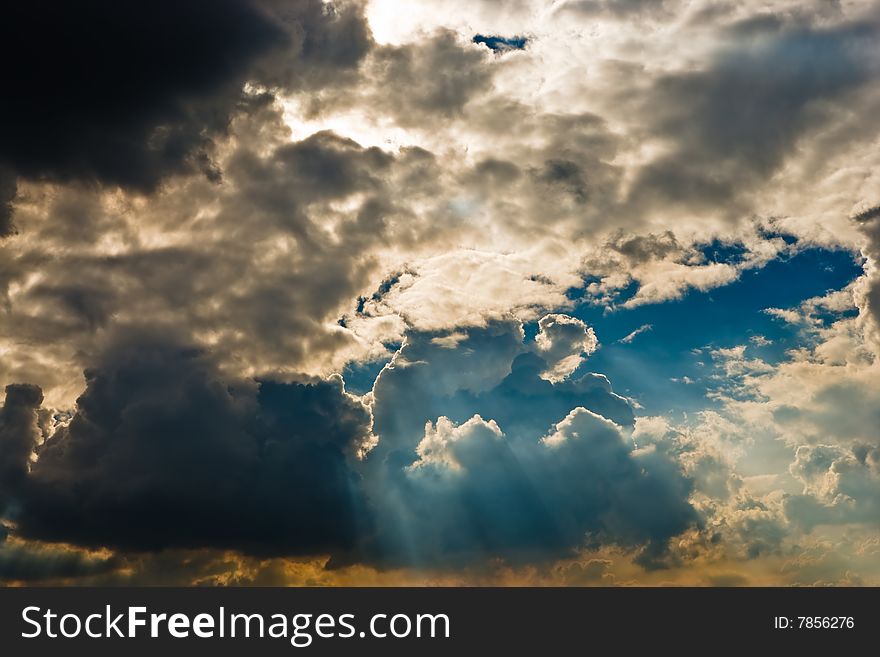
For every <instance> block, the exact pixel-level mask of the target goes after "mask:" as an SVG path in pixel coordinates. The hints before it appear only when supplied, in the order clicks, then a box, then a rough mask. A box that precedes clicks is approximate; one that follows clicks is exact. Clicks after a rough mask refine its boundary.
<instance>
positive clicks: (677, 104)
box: [633, 21, 877, 208]
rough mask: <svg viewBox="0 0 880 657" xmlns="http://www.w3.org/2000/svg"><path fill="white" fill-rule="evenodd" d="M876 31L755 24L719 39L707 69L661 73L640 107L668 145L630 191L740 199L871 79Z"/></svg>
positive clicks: (646, 195) (640, 195) (715, 200)
mask: <svg viewBox="0 0 880 657" xmlns="http://www.w3.org/2000/svg"><path fill="white" fill-rule="evenodd" d="M876 35H877V24H876V23H874V22H870V21H865V22H853V23H848V24H847V23H845V24H841V25H838V26H834V27H828V28H812V27H806V28H805V27H792V28H786V29H782V30H780V31H778V32H770V33H769V34H768V33H759V34H756V35H753V36H752V38H750V39H739V40H737V41H736V42H735V43H734V44H733V45H731V46H730V47H726V48H721V49H719V51H718V52H717V53H715V55H714V56H713V57H712V58H711V59H710V62H709V65H708V66H707V67H706V68H705V69H704V70H699V71H694V72H687V73H671V74H668V75H664V76H661V77H659V78H658V79H657V80H656V81H655V82H654V89H653V93H652V94H650V95H649V98H650V101H649V106H648V107H646V111H648V112H650V113H651V115H652V117H653V118H652V119H651V123H652V125H653V126H654V131H655V135H656V136H657V137H659V138H661V139H666V140H670V141H671V143H672V144H673V145H674V146H673V148H672V152H671V153H670V154H668V155H665V156H662V157H660V158H658V159H657V160H655V161H654V162H653V163H651V164H649V165H647V166H646V167H644V168H643V169H642V171H641V172H640V173H639V177H638V180H637V181H636V183H635V184H634V186H633V194H634V201H635V202H637V203H640V204H642V206H644V205H646V204H651V203H657V202H659V201H661V200H663V201H666V202H670V201H671V202H680V201H687V202H688V203H703V204H705V205H706V206H711V205H718V204H722V203H727V204H733V205H732V206H731V207H733V208H736V204H737V203H738V202H739V201H740V199H742V198H743V197H744V196H746V195H747V194H748V192H749V191H750V190H751V189H753V188H754V187H755V186H757V185H758V184H759V183H760V182H761V181H762V179H763V178H764V177H765V176H766V175H768V174H769V173H771V172H773V171H776V170H777V169H778V168H779V167H780V166H781V165H782V163H783V162H784V161H785V159H786V157H787V156H788V155H789V154H790V153H791V152H792V149H793V148H794V146H795V144H796V143H797V140H798V138H799V137H800V136H801V135H803V134H804V133H805V132H807V131H809V130H811V129H813V128H815V127H817V126H819V125H821V124H822V123H824V122H825V121H828V120H830V119H831V117H833V116H834V111H833V110H832V109H830V108H833V107H834V106H835V105H834V104H835V103H836V102H843V99H844V98H846V97H847V95H851V94H853V93H855V92H857V91H858V90H859V89H861V88H862V87H863V85H865V84H867V83H869V82H870V80H872V79H873V77H874V76H875V75H876V70H875V68H874V66H873V64H872V62H873V61H875V59H876V58H875V48H876ZM823 103H825V105H823ZM694 117H696V119H695V118H694ZM709 171H711V173H709ZM639 199H640V200H639Z"/></svg>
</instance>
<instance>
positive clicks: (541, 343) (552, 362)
mask: <svg viewBox="0 0 880 657" xmlns="http://www.w3.org/2000/svg"><path fill="white" fill-rule="evenodd" d="M598 346H599V340H598V339H597V338H596V333H595V331H593V329H592V328H590V327H589V326H587V325H586V324H584V323H583V322H582V321H581V320H579V319H577V318H575V317H568V316H566V315H558V314H554V315H545V316H544V317H542V318H541V319H540V321H539V322H538V334H537V335H536V336H535V349H536V351H537V353H538V354H539V355H540V356H541V358H543V359H544V360H545V361H546V363H547V366H548V367H547V370H546V371H545V372H544V373H543V376H544V377H546V378H547V380H548V381H561V380H563V379H565V378H566V377H568V376H569V375H570V374H571V373H572V372H574V371H575V370H576V369H577V368H578V367H580V365H581V363H583V362H584V359H585V358H586V357H587V356H589V355H590V354H592V353H593V352H594V351H596V349H597V348H598Z"/></svg>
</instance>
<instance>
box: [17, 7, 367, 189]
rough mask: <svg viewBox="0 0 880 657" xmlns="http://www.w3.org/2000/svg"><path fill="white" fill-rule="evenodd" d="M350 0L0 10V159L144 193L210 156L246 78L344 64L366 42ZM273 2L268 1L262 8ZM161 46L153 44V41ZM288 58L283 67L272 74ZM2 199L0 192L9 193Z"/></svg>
mask: <svg viewBox="0 0 880 657" xmlns="http://www.w3.org/2000/svg"><path fill="white" fill-rule="evenodd" d="M353 7H355V5H345V6H344V7H343V8H342V9H341V10H338V11H334V10H330V9H328V7H326V6H325V5H324V4H323V3H321V2H320V1H319V0H307V1H306V2H301V3H296V4H295V5H291V6H287V7H286V8H282V7H280V6H275V5H273V3H262V2H256V1H254V2H251V1H249V0H246V1H238V0H219V1H216V2H214V1H211V2H207V1H202V0H197V1H194V2H187V3H185V4H181V3H175V2H162V3H161V4H160V5H157V4H156V3H155V2H129V3H126V4H125V6H124V7H119V6H118V5H117V4H116V3H112V2H105V1H103V0H90V1H89V2H85V3H78V4H77V5H75V6H74V5H71V4H69V3H64V2H61V3H59V2H53V1H51V0H47V1H38V2H34V3H27V4H25V3H17V4H15V5H13V6H9V7H7V8H5V9H4V20H3V28H2V33H0V44H2V46H0V48H2V50H0V56H2V58H3V59H4V60H6V61H16V62H18V63H19V65H18V66H16V67H14V68H11V69H7V70H6V71H5V72H4V76H3V84H4V86H6V87H8V88H12V89H15V90H16V93H15V98H14V99H11V98H10V99H9V100H8V101H4V102H3V103H0V126H2V127H0V131H2V132H0V144H2V146H0V162H2V163H4V164H6V165H7V166H9V167H11V169H12V170H13V171H15V172H16V173H17V174H18V175H20V176H23V177H26V178H30V179H38V180H44V179H51V180H61V181H69V180H79V181H85V182H88V183H92V182H100V183H105V184H108V185H111V186H112V185H119V186H122V187H125V188H129V189H135V190H139V191H144V192H149V191H152V190H154V189H155V188H156V187H157V185H158V184H159V183H160V182H161V181H162V180H163V179H164V178H165V177H166V176H168V175H171V174H175V173H188V172H193V171H198V170H201V171H203V172H204V173H205V174H206V175H208V176H209V177H211V178H212V179H217V178H218V176H219V175H220V172H219V171H218V170H217V168H216V166H215V164H214V163H213V162H212V159H211V152H212V146H213V140H214V138H215V137H220V136H222V135H223V134H224V133H225V131H226V129H227V127H228V123H229V120H230V118H231V115H232V114H233V113H234V112H235V111H237V105H238V103H239V101H240V99H241V94H242V88H243V86H244V84H245V83H247V82H250V83H256V84H262V85H264V86H267V87H278V86H279V85H281V86H287V85H292V84H297V83H300V84H301V83H302V79H301V76H291V75H290V74H289V72H288V71H290V70H296V69H297V68H298V67H297V66H291V63H292V62H295V61H298V62H299V67H304V68H307V69H308V70H309V71H310V73H311V74H312V75H313V81H314V80H317V79H319V77H318V76H321V75H322V76H323V77H324V78H325V83H326V82H327V81H329V80H331V79H332V76H333V74H334V71H336V70H343V71H344V70H345V69H351V68H352V67H354V66H356V65H357V63H358V61H359V60H360V58H361V57H362V56H363V55H364V53H365V52H366V51H367V50H368V49H369V47H370V45H371V41H370V37H369V31H368V29H367V28H366V24H365V22H364V20H363V17H362V16H360V15H358V14H357V13H356V12H355V11H354V10H353ZM267 8H268V11H267V10H266V9H267ZM157 44H161V47H157ZM278 66H283V68H282V69H281V70H283V71H285V72H284V73H283V74H282V73H279V72H278ZM4 200H5V199H4Z"/></svg>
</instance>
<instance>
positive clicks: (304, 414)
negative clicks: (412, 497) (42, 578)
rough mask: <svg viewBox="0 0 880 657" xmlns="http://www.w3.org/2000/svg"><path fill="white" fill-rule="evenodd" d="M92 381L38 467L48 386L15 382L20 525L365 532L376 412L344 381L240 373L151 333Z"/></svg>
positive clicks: (44, 532) (14, 482)
mask: <svg viewBox="0 0 880 657" xmlns="http://www.w3.org/2000/svg"><path fill="white" fill-rule="evenodd" d="M86 381H87V387H86V390H85V392H84V393H83V394H82V396H81V397H80V398H79V400H78V402H77V408H76V412H75V414H74V416H73V419H72V421H71V422H70V424H69V426H67V427H64V428H61V429H59V430H58V431H56V432H55V433H54V434H53V435H52V436H51V437H50V438H49V439H48V440H47V441H46V442H45V443H44V444H42V445H40V446H39V447H37V448H36V451H37V454H38V459H37V460H36V461H35V462H34V463H33V464H32V466H31V468H30V472H29V473H28V474H26V470H25V464H26V458H27V455H28V454H29V453H30V450H31V449H33V447H34V438H35V436H34V431H33V425H34V423H35V417H36V413H37V408H38V404H39V398H40V394H39V390H37V389H34V388H32V387H22V386H13V387H10V389H9V391H8V392H7V400H6V405H5V407H4V411H3V418H4V420H3V422H4V424H3V434H2V435H3V445H2V450H0V454H3V459H4V466H5V467H4V473H5V474H4V479H3V483H4V487H5V488H6V490H7V491H9V492H10V493H11V495H12V497H13V498H14V499H15V507H14V509H13V512H12V517H13V518H14V520H15V522H16V534H17V535H19V536H22V537H24V538H31V539H42V540H47V541H63V542H70V543H74V544H78V545H84V546H112V547H121V548H128V549H135V550H142V549H146V550H153V549H161V548H166V547H206V546H209V547H219V548H234V549H240V550H242V551H245V552H252V553H259V554H268V553H273V554H300V553H304V552H309V553H311V552H322V551H334V550H337V549H344V548H346V547H349V546H351V545H352V544H353V543H354V542H355V540H356V538H357V535H358V532H359V529H360V528H359V523H360V522H362V521H363V514H362V511H363V509H362V506H363V503H364V500H363V498H362V496H361V494H360V493H359V492H358V491H359V484H358V481H357V477H356V476H355V475H354V474H353V472H352V470H351V469H350V468H349V466H348V460H349V459H350V458H353V454H354V452H355V451H356V450H357V449H358V448H359V447H360V446H361V444H362V443H363V442H364V441H366V440H367V439H368V438H369V412H368V411H367V410H366V409H365V408H364V407H363V406H361V405H360V404H359V403H358V402H356V401H354V400H353V399H351V398H349V397H347V396H346V395H345V394H344V393H343V391H342V387H341V386H342V383H341V380H336V381H333V380H331V381H324V382H315V383H290V384H283V383H272V382H253V381H251V382H240V383H235V384H231V383H228V382H225V381H224V380H222V379H221V378H220V377H219V375H218V374H217V372H216V370H215V368H214V365H213V364H212V363H211V361H210V360H209V359H208V357H207V356H206V355H205V354H203V353H201V352H199V351H197V350H194V349H191V348H189V347H186V346H178V345H175V344H173V343H169V342H168V341H167V338H166V339H158V338H156V337H154V336H150V335H146V334H141V335H131V336H129V337H127V338H125V339H123V340H121V341H120V342H119V343H117V344H116V345H115V346H113V347H112V348H111V349H109V350H108V351H107V352H106V353H105V354H104V357H103V361H102V362H100V363H99V364H98V365H96V366H95V367H94V368H93V369H91V370H89V371H87V373H86ZM28 437H30V441H28V440H27V439H28ZM28 442H29V443H30V444H28Z"/></svg>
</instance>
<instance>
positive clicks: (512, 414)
mask: <svg viewBox="0 0 880 657" xmlns="http://www.w3.org/2000/svg"><path fill="white" fill-rule="evenodd" d="M569 320H570V322H569ZM558 321H561V322H563V324H562V325H563V326H570V327H573V328H575V329H576V331H577V332H578V333H579V335H580V336H581V337H580V338H579V340H581V341H583V340H588V338H589V335H590V333H589V332H588V331H587V327H585V326H584V325H583V324H582V323H580V322H579V321H578V320H574V318H565V317H562V318H561V319H560V320H553V323H554V324H555V323H557V322H558ZM566 322H567V323H566ZM548 324H549V322H548ZM551 330H552V329H551ZM465 335H466V337H464V338H462V337H461V336H460V335H459V336H457V342H456V348H455V349H454V350H451V349H447V348H445V346H444V345H443V344H442V342H441V343H438V342H437V338H438V337H442V334H441V335H439V336H438V335H437V334H433V333H417V332H413V333H409V334H408V335H407V337H406V341H405V342H404V344H403V346H402V347H401V348H400V350H399V351H398V352H397V353H396V354H395V355H394V358H393V359H392V360H391V362H390V363H389V364H388V365H387V366H386V367H385V368H384V369H383V370H382V372H381V373H380V374H379V376H378V377H377V378H376V382H375V385H374V386H373V390H372V399H373V428H374V431H375V433H376V435H377V436H378V437H379V445H378V446H377V448H376V450H375V451H374V452H373V453H371V455H370V459H380V458H384V455H385V454H387V453H388V451H392V452H394V451H399V452H401V453H402V454H403V455H404V456H403V458H409V456H411V455H412V454H413V453H414V450H415V449H416V446H417V445H418V443H419V441H420V440H421V438H422V437H423V435H424V427H425V423H426V422H429V421H434V420H436V419H437V417H439V416H441V415H444V416H447V417H449V418H451V419H452V420H454V421H457V422H464V421H466V420H467V419H469V418H470V417H472V416H473V415H474V414H480V415H482V416H483V417H485V418H489V419H494V420H495V421H497V422H498V424H499V425H500V426H501V427H503V428H504V431H505V432H506V433H507V434H508V435H511V436H523V437H524V438H527V439H536V438H537V437H538V436H540V435H542V434H543V433H544V432H545V431H546V430H547V428H548V427H549V426H550V425H551V424H552V423H553V422H556V421H558V420H559V418H561V417H563V416H564V415H566V414H567V413H568V412H569V411H570V410H571V409H572V408H574V407H576V406H584V407H586V408H589V409H591V410H593V411H595V412H597V413H600V414H602V415H604V416H605V417H608V418H611V419H612V420H614V421H615V422H616V423H618V424H620V425H622V426H630V425H631V424H632V422H633V415H632V410H631V409H630V407H629V404H628V403H627V401H626V400H625V399H624V398H623V397H620V396H619V395H616V394H614V393H613V392H612V390H611V384H610V382H609V381H608V379H607V378H606V377H604V376H602V375H601V374H592V373H585V374H583V375H581V376H580V377H576V378H572V379H549V380H548V379H547V378H545V376H544V373H545V372H547V371H548V369H549V364H548V361H547V360H544V358H542V357H541V356H540V355H539V353H540V351H539V350H538V349H537V348H536V345H537V343H536V342H530V343H524V342H523V332H522V327H521V325H520V323H519V322H517V321H511V320H508V321H507V322H493V323H490V324H489V325H488V326H486V327H485V328H472V329H469V330H467V331H466V332H465ZM582 344H583V342H581V343H580V345H579V346H578V348H580V346H581V345H582ZM567 353H570V352H567Z"/></svg>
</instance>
